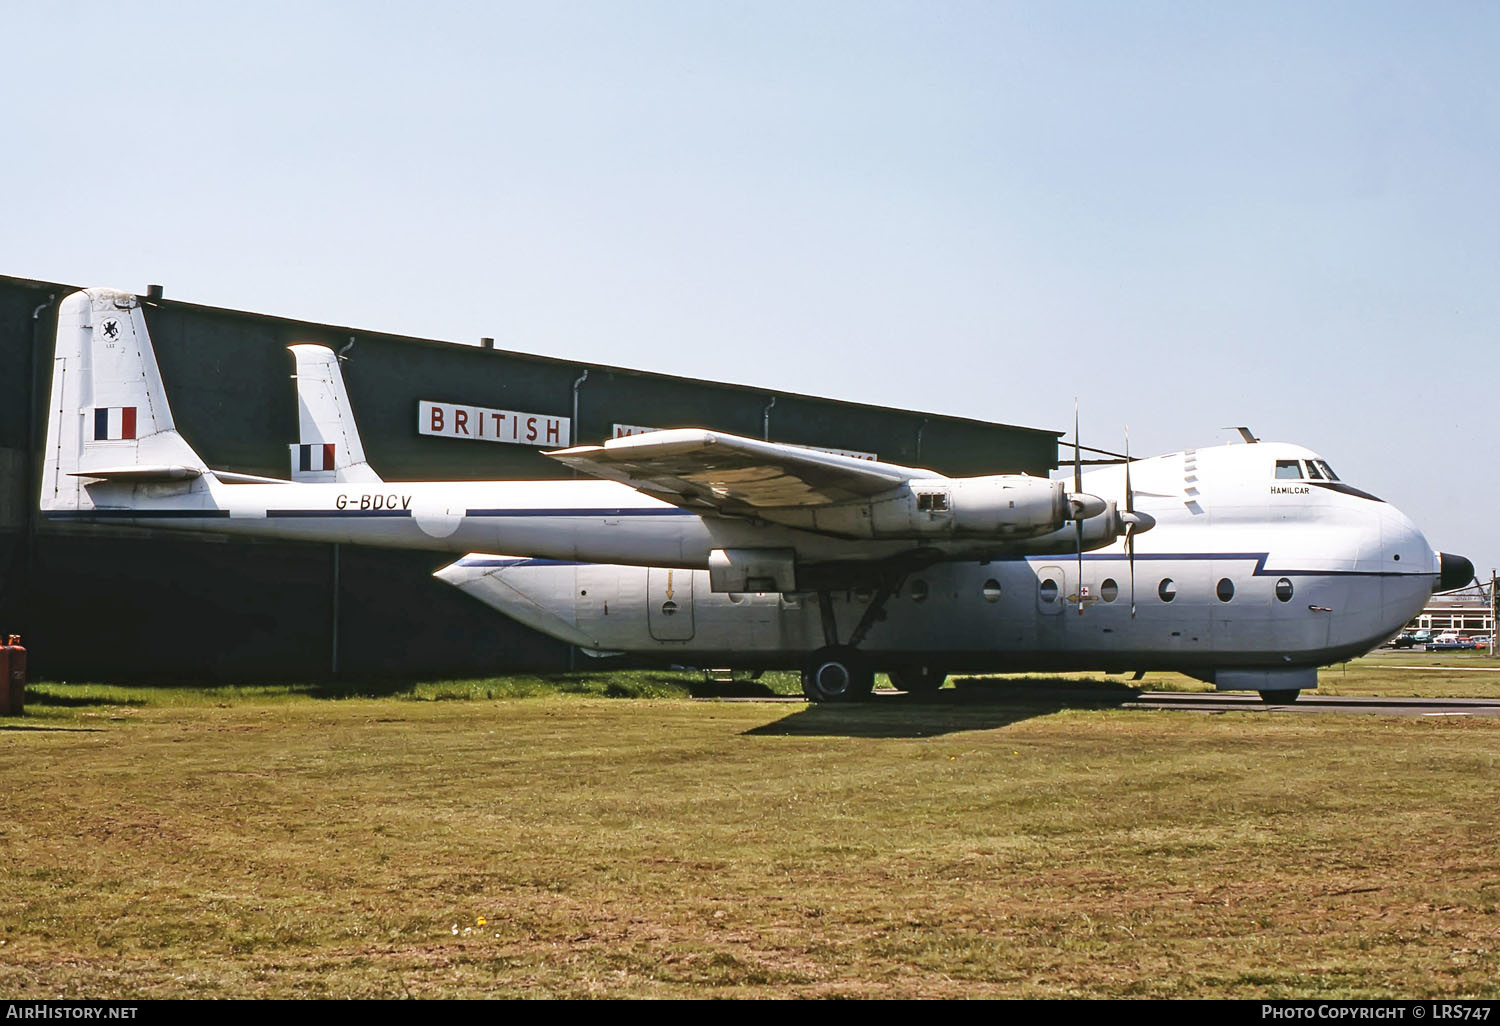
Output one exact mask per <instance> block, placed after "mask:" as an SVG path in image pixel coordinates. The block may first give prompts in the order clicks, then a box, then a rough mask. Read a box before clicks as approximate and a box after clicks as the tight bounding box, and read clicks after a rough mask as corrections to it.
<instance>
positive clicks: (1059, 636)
mask: <svg viewBox="0 0 1500 1026" xmlns="http://www.w3.org/2000/svg"><path fill="white" fill-rule="evenodd" d="M293 352H294V353H295V354H296V355H297V379H298V395H299V398H300V410H301V432H302V437H301V440H300V441H301V446H300V447H299V452H300V453H304V454H305V453H306V452H310V451H312V452H316V451H323V450H325V449H326V447H328V446H333V448H332V449H326V451H328V452H329V453H331V454H333V456H334V457H336V458H334V459H330V461H329V464H328V466H326V467H325V468H324V469H321V470H317V471H311V472H309V471H306V470H300V469H298V468H300V467H302V466H305V465H307V463H308V462H309V461H308V460H307V459H306V458H299V459H297V460H294V463H293V466H294V474H293V476H294V477H303V478H306V477H310V476H321V478H322V479H324V480H335V479H337V480H345V479H348V480H370V479H372V478H373V471H370V470H369V468H368V465H366V464H364V462H363V461H364V455H363V449H362V447H361V445H360V442H359V434H358V431H357V429H356V428H355V427H354V420H353V414H352V412H351V410H350V407H349V402H348V398H347V396H346V394H345V391H344V386H343V381H342V378H341V376H340V374H339V371H338V363H337V361H336V360H335V359H334V358H333V354H332V353H331V351H330V350H328V349H326V348H323V347H320V346H296V347H293ZM1244 434H1245V435H1246V437H1247V440H1249V441H1254V439H1253V436H1250V435H1249V433H1248V432H1245V433H1244ZM1075 473H1076V471H1075ZM1087 476H1088V484H1089V486H1090V490H1091V491H1093V492H1096V493H1100V494H1105V495H1109V494H1120V495H1124V496H1126V497H1127V509H1129V508H1130V507H1131V506H1132V504H1135V505H1139V506H1140V507H1141V508H1140V509H1138V510H1135V511H1134V513H1133V514H1132V513H1125V514H1121V516H1122V517H1124V518H1126V519H1125V523H1126V524H1127V525H1129V526H1130V528H1131V529H1130V530H1127V531H1125V532H1124V535H1125V536H1124V537H1123V538H1121V539H1120V540H1119V541H1118V542H1116V543H1115V544H1114V545H1113V546H1111V547H1110V548H1107V549H1104V550H1102V551H1092V552H1088V553H1086V554H1082V555H1081V558H1080V556H1079V554H1078V553H1076V552H1074V553H1066V556H1067V557H1068V558H1059V554H1058V553H1057V552H1056V551H1054V552H1051V553H1048V554H1044V555H1030V556H1028V555H1025V554H1022V553H1017V552H1012V553H1002V554H998V555H995V556H993V557H992V558H989V559H986V560H980V561H974V560H971V561H965V562H955V561H948V562H929V563H927V564H925V565H920V566H913V567H908V568H907V571H908V572H906V573H905V576H904V579H895V580H891V579H887V580H886V581H884V582H881V581H876V582H875V583H874V584H873V585H867V586H863V587H861V586H858V585H856V586H852V587H845V588H838V589H832V590H829V589H825V590H823V591H821V592H818V593H816V595H815V596H814V595H813V594H808V593H803V592H797V591H778V590H776V589H775V588H755V587H742V588H740V589H738V590H735V589H730V590H727V591H726V590H724V589H721V588H718V587H716V585H715V580H714V575H713V573H712V571H704V570H701V569H700V570H686V569H682V568H680V567H643V566H625V565H609V564H600V563H592V562H583V561H579V560H572V559H566V560H559V559H549V558H535V557H529V558H528V557H518V556H490V555H481V554H469V555H467V556H465V557H464V558H463V559H460V560H459V561H457V562H455V563H453V564H452V565H450V566H448V567H445V568H443V569H442V570H439V571H438V573H437V576H438V577H440V578H441V579H443V580H445V581H447V582H449V583H451V584H453V585H455V586H457V587H459V588H461V589H462V590H464V591H465V592H467V593H469V594H471V595H473V596H474V597H476V598H478V599H479V600H480V601H482V602H484V603H485V604H487V605H489V606H491V607H493V608H495V609H497V610H499V611H501V612H503V613H505V614H506V615H508V616H510V617H512V618H514V619H516V620H518V621H520V622H521V623H524V624H526V625H528V626H530V627H532V628H534V629H536V630H539V631H541V632H542V633H544V634H548V635H550V636H552V637H555V638H558V639H560V640H563V641H566V642H569V643H571V644H574V645H577V646H580V647H581V648H583V649H584V650H585V651H588V652H591V653H595V654H610V653H626V652H628V653H632V654H635V655H646V656H650V657H653V658H657V659H661V660H665V661H671V662H675V663H697V664H700V665H716V666H722V665H735V666H739V667H745V668H755V667H768V668H769V667H801V668H802V669H803V686H804V690H805V691H806V692H807V694H808V697H810V698H812V699H814V700H816V701H838V700H848V699H854V698H859V697H862V696H863V695H865V694H867V693H868V692H869V689H870V684H871V682H872V679H873V678H872V671H873V670H874V669H875V668H880V669H884V670H886V671H887V672H889V673H890V675H891V677H892V679H893V681H894V682H895V683H896V684H897V686H899V687H902V688H904V689H906V690H909V691H922V690H931V689H935V688H937V687H939V686H941V684H942V682H943V680H944V678H945V676H946V675H947V674H948V673H949V672H951V671H985V670H989V671H1027V670H1077V669H1085V670H1103V671H1111V672H1115V671H1122V672H1128V671H1137V672H1140V671H1144V670H1148V669H1162V670H1175V671H1179V672H1183V673H1187V674H1190V675H1192V676H1196V677H1199V678H1202V679H1204V680H1207V681H1209V682H1211V683H1214V684H1215V685H1216V686H1217V687H1218V688H1220V689H1221V690H1255V691H1259V692H1261V694H1262V696H1263V697H1264V698H1266V699H1267V700H1268V701H1290V700H1292V699H1295V698H1296V696H1297V694H1298V692H1299V691H1300V690H1302V689H1304V688H1312V687H1316V686H1317V667H1318V666H1320V665H1326V664H1328V663H1331V662H1336V661H1338V660H1341V659H1345V658H1348V657H1350V656H1352V655H1358V654H1361V653H1363V652H1365V651H1367V650H1368V649H1370V648H1371V647H1373V646H1374V645H1375V644H1377V643H1379V642H1380V641H1381V640H1383V639H1384V638H1386V637H1388V636H1389V635H1390V634H1391V633H1392V632H1394V631H1395V630H1397V629H1398V628H1400V627H1401V626H1402V625H1404V624H1405V623H1407V622H1408V621H1409V620H1410V619H1411V618H1412V617H1413V616H1415V615H1416V614H1417V613H1418V612H1419V611H1420V610H1421V608H1422V607H1423V605H1424V604H1425V603H1426V600H1427V598H1428V596H1429V595H1430V594H1431V593H1432V592H1433V591H1434V590H1447V589H1450V588H1455V587H1461V586H1463V585H1466V584H1467V583H1468V582H1469V580H1470V578H1471V577H1472V576H1473V567H1472V565H1471V564H1470V563H1469V561H1468V560H1466V559H1463V558H1462V557H1455V556H1451V555H1443V554H1438V553H1434V552H1433V551H1432V550H1431V548H1430V547H1429V546H1428V544H1427V541H1426V539H1425V538H1423V537H1422V535H1421V533H1420V532H1419V531H1417V529H1416V528H1415V527H1414V526H1413V525H1412V523H1411V521H1410V520H1408V519H1407V518H1406V517H1405V516H1403V515H1402V514H1401V513H1400V512H1399V511H1398V510H1396V509H1394V508H1393V507H1391V506H1390V505H1388V504H1386V503H1384V502H1382V501H1380V500H1379V499H1377V498H1375V497H1374V496H1372V495H1369V494H1367V493H1365V492H1363V491H1360V490H1359V489H1356V488H1353V487H1350V486H1349V485H1346V484H1344V483H1343V482H1341V481H1340V480H1339V479H1338V477H1337V476H1336V475H1335V474H1334V473H1333V470H1332V469H1331V468H1330V467H1329V466H1328V464H1327V463H1326V462H1325V461H1323V460H1322V459H1321V458H1319V457H1318V456H1317V455H1316V454H1314V453H1312V452H1309V451H1308V450H1306V449H1303V448H1300V447H1298V446H1293V445H1286V444H1282V443H1260V442H1257V443H1255V444H1249V445H1233V446H1224V447H1216V448H1212V449H1204V450H1196V451H1195V450H1189V451H1187V452H1181V453H1173V454H1171V455H1168V456H1161V457H1157V458H1154V459H1147V460H1137V461H1134V462H1133V463H1131V462H1127V463H1126V464H1125V465H1124V466H1116V467H1110V468H1108V469H1100V470H1096V471H1092V472H1090V473H1089V474H1088V475H1087ZM1132 479H1133V480H1132ZM375 480H378V478H375ZM1082 490H1083V489H1082V486H1081V484H1078V483H1076V482H1075V492H1082ZM1152 523H1154V524H1155V525H1156V530H1155V531H1154V532H1153V533H1152V534H1151V535H1150V536H1149V537H1148V538H1145V539H1144V540H1142V541H1141V542H1140V543H1139V546H1140V547H1139V551H1137V550H1136V549H1137V542H1136V538H1137V536H1139V535H1140V534H1141V532H1142V529H1143V528H1145V527H1148V526H1149V525H1151V524H1152ZM1136 560H1139V561H1140V562H1141V563H1142V570H1143V576H1144V577H1145V579H1146V580H1145V586H1144V588H1143V591H1144V595H1143V596H1141V598H1142V599H1143V600H1144V601H1140V602H1138V601H1137V596H1136V595H1135V586H1136V581H1135V577H1136V567H1135V565H1134V564H1135V561H1136ZM747 583H748V582H747ZM882 584H883V585H884V587H882ZM1075 611H1076V613H1079V614H1082V615H1074V614H1075ZM850 623H854V624H855V626H854V628H853V630H852V631H851V632H850V633H849V635H848V636H847V637H846V639H845V640H844V641H843V643H840V635H839V625H840V624H846V625H847V624H850Z"/></svg>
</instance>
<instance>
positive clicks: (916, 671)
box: [885, 666, 948, 695]
mask: <svg viewBox="0 0 1500 1026" xmlns="http://www.w3.org/2000/svg"><path fill="white" fill-rule="evenodd" d="M885 672H886V675H887V676H888V677H890V678H891V683H892V684H893V685H895V686H896V687H897V688H898V689H899V690H901V691H905V692H906V693H907V694H908V695H930V694H932V693H933V692H934V691H936V690H938V688H941V687H942V686H943V682H944V681H946V680H947V679H948V674H947V673H946V672H944V671H943V670H940V669H938V668H937V667H935V666H893V667H891V668H890V669H888V670H886V671H885Z"/></svg>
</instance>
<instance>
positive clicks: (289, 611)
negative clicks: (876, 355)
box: [0, 276, 1058, 681]
mask: <svg viewBox="0 0 1500 1026" xmlns="http://www.w3.org/2000/svg"><path fill="white" fill-rule="evenodd" d="M78 287H79V286H74V285H61V284H56V283H49V282H38V281H29V280H25V279H20V278H9V277H3V276H0V359H3V360H4V366H5V368H6V371H7V373H5V374H4V375H3V377H0V397H3V400H0V632H10V633H18V634H21V635H22V637H23V641H24V643H25V644H26V646H27V648H28V649H29V650H30V659H31V662H30V666H31V670H32V673H33V675H34V676H45V677H48V678H53V679H73V680H84V679H93V680H143V681H165V680H181V679H202V680H221V681H248V680H263V679H281V680H288V679H291V680H315V679H322V678H327V677H330V676H333V675H341V676H356V675H380V676H394V677H418V676H436V675H468V674H482V673H491V672H496V671H499V670H512V669H538V670H555V669H562V668H565V667H566V666H567V665H568V663H569V659H570V653H569V652H568V650H567V648H566V646H563V645H561V644H559V643H557V642H554V641H552V640H551V639H549V638H545V637H542V636H541V635H538V634H536V633H534V632H532V631H530V630H528V629H526V628H524V627H521V626H520V625H518V624H516V623H514V622H512V621H510V620H508V619H506V618H504V617H502V616H499V615H498V614H495V613H494V612H492V611H490V610H489V609H487V608H486V607H484V606H482V605H480V604H479V603H478V602H475V601H474V600H472V599H470V598H468V597H467V596H465V595H463V594H461V593H460V592H458V591H457V590H456V589H454V588H451V587H449V586H448V585H445V584H443V583H441V582H440V581H438V580H436V579H435V578H433V577H432V576H431V575H432V571H434V570H436V569H438V568H439V567H441V566H444V565H446V564H447V563H448V562H450V561H451V559H452V558H454V557H448V556H444V555H442V554H435V553H426V552H391V551H387V550H379V549H366V548H360V547H357V546H348V545H343V546H330V545H314V544H305V543H295V544H293V543H278V542H245V541H242V540H235V541H230V540H227V539H224V538H217V537H214V536H211V535H173V534H171V533H168V532H159V531H152V530H147V529H142V528H132V527H112V526H89V525H77V524H74V525H66V524H51V523H44V522H42V521H41V519H40V518H39V517H38V516H37V513H36V495H37V488H38V486H39V481H40V473H41V450H42V447H43V445H44V444H45V439H46V430H47V425H46V421H47V410H46V407H47V401H48V396H49V390H50V387H51V364H52V347H53V338H54V334H55V331H56V315H57V306H58V303H59V302H61V301H62V300H63V299H64V298H65V297H66V296H67V295H68V294H69V293H70V292H73V291H75V290H76V289H77V288H78ZM145 314H146V320H147V324H148V325H149V327H150V330H151V337H152V341H153V343H154V344H155V348H156V355H157V359H158V362H159V363H160V365H161V372H162V379H163V382H164V384H165V386H166V389H167V394H168V399H169V401H170V402H171V406H172V413H173V416H174V418H175V420H176V422H177V428H178V430H179V431H181V432H182V434H183V436H184V437H186V438H187V440H188V441H189V442H190V443H191V444H192V445H193V446H194V448H196V449H197V450H198V452H199V454H200V455H202V456H203V458H204V459H205V460H206V461H207V462H208V463H209V465H211V466H214V467H217V468H219V469H222V470H231V471H238V472H241V473H248V474H259V475H264V476H268V477H279V478H284V477H286V476H287V474H288V472H289V469H290V463H289V461H290V452H289V448H288V447H289V445H290V444H291V443H292V442H295V441H296V439H297V409H296V398H295V392H294V388H293V384H292V381H291V373H292V357H291V354H289V353H288V352H287V351H286V347H287V346H288V345H291V344H293V343H298V342H316V343H322V344H325V345H329V346H332V347H333V348H335V349H338V350H345V347H348V348H347V350H345V355H346V357H347V359H346V361H345V363H344V364H343V370H344V377H345V381H346V383H347V385H348V388H349V395H350V401H351V403H352V404H353V406H354V411H355V414H356V416H357V417H358V419H359V426H360V432H361V435H362V437H363V440H364V444H365V452H366V455H367V457H368V458H369V460H370V463H371V465H373V466H374V467H375V469H376V470H377V471H378V472H379V473H380V474H381V475H382V476H384V477H385V478H386V479H387V480H393V481H399V480H444V479H452V480H464V479H467V480H475V479H503V478H516V479H524V478H539V477H561V476H567V473H568V472H567V471H566V470H565V469H564V468H562V467H559V466H558V465H557V464H555V463H553V462H552V461H551V460H548V459H545V458H544V457H542V456H541V455H540V453H541V451H542V448H543V447H547V442H548V439H547V438H546V436H545V424H546V421H547V420H548V419H551V420H552V421H553V422H554V424H568V423H571V424H572V427H573V428H574V429H575V430H573V431H572V438H571V441H572V442H573V443H574V444H582V443H590V442H597V441H599V440H601V439H603V438H606V437H610V436H611V435H613V434H614V433H615V431H616V427H617V425H634V426H640V427H654V428H660V427H685V426H701V427H710V428H717V429H720V430H724V431H730V432H734V433H736V434H742V435H749V436H752V437H769V438H770V439H772V440H773V441H783V442H796V443H801V444H809V445H821V446H827V447H831V448H838V449H847V450H855V451H860V452H872V453H876V454H878V455H879V458H880V459H882V460H886V461H889V462H892V463H901V464H908V465H915V466H924V467H932V468H934V469H936V470H940V471H943V472H945V473H949V474H983V473H1004V472H1017V471H1026V472H1029V473H1034V474H1045V473H1047V472H1048V471H1050V470H1052V469H1053V468H1054V467H1055V466H1056V465H1057V437H1058V436H1057V433H1056V432H1051V431H1038V430H1033V429H1028V428H1017V427H1009V426H1005V425H1000V424H988V423H984V422H981V421H973V420H966V419H962V418H957V417H943V416H938V415H936V414H927V413H914V412H910V411H906V410H892V409H884V408H881V407H875V406H864V405H859V404H856V403H844V402H835V401H832V400H828V399H820V398H815V397H811V396H805V395H796V394H792V393H785V392H773V391H768V390H766V389H757V388H750V387H746V386H741V385H728V384H721V383H716V382H709V381H697V380H692V379H688V378H678V377H672V376H670V375H663V374H648V373H644V372H640V371H632V370H625V369H622V368H618V367H604V366H588V365H583V364H578V363H574V362H569V361H564V360H555V359H550V358H547V357H541V356H531V355H527V354H525V353H517V352H509V351H504V350H495V349H482V348H478V347H473V346H463V345H453V344H451V343H446V342H433V341H428V340H423V339H412V338H402V337H397V336H393V335H385V334H381V333H379V332H373V331H368V330H364V329H357V328H344V327H334V326H330V325H324V324H310V323H306V322H301V321H292V320H287V319H285V318H279V317H271V316H264V315H260V314H249V313H241V312H237V311H233V310H219V309H214V308H210V307H203V306H197V305H194V304H191V303H181V302H177V301H175V300H172V299H170V298H165V299H162V298H157V299H149V298H148V299H147V300H146V303H145ZM351 342H352V343H353V345H352V346H350V343H351ZM424 400H426V401H430V402H436V403H444V404H453V405H463V406H479V407H485V408H489V409H496V410H507V411H520V412H524V413H534V414H537V415H539V417H541V418H543V419H542V420H541V421H540V422H539V423H540V425H541V428H540V430H539V437H538V439H537V444H536V445H524V444H495V443H492V442H483V443H481V442H477V441H463V440H460V439H454V438H447V437H440V436H432V435H424V434H420V433H419V432H418V419H419V417H418V409H419V406H418V404H419V403H420V402H421V401H424ZM575 413H576V420H575Z"/></svg>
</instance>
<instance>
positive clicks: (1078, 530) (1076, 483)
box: [1073, 395, 1083, 616]
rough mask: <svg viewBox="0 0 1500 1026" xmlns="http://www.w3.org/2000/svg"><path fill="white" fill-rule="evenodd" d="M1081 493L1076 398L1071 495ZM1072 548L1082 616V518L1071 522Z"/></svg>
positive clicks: (1074, 400)
mask: <svg viewBox="0 0 1500 1026" xmlns="http://www.w3.org/2000/svg"><path fill="white" fill-rule="evenodd" d="M1082 492H1083V455H1082V452H1081V450H1080V447H1079V438H1078V397H1077V396H1076V395H1075V396H1074V397H1073V493H1074V494H1075V495H1077V494H1081V493H1082ZM1073 541H1074V547H1075V548H1076V549H1077V550H1078V577H1077V579H1076V580H1075V581H1074V585H1075V587H1076V588H1077V589H1078V615H1079V616H1082V615H1083V517H1082V516H1079V517H1078V518H1077V519H1075V520H1074V521H1073Z"/></svg>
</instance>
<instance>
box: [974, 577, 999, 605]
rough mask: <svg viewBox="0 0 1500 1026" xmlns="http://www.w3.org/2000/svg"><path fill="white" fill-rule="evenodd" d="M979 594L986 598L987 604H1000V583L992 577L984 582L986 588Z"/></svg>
mask: <svg viewBox="0 0 1500 1026" xmlns="http://www.w3.org/2000/svg"><path fill="white" fill-rule="evenodd" d="M979 594H981V595H983V596H984V600H985V601H986V602H999V601H1000V582H999V581H997V580H995V579H994V578H993V577H991V578H990V579H989V580H987V581H985V582H984V587H983V588H980V589H979Z"/></svg>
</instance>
